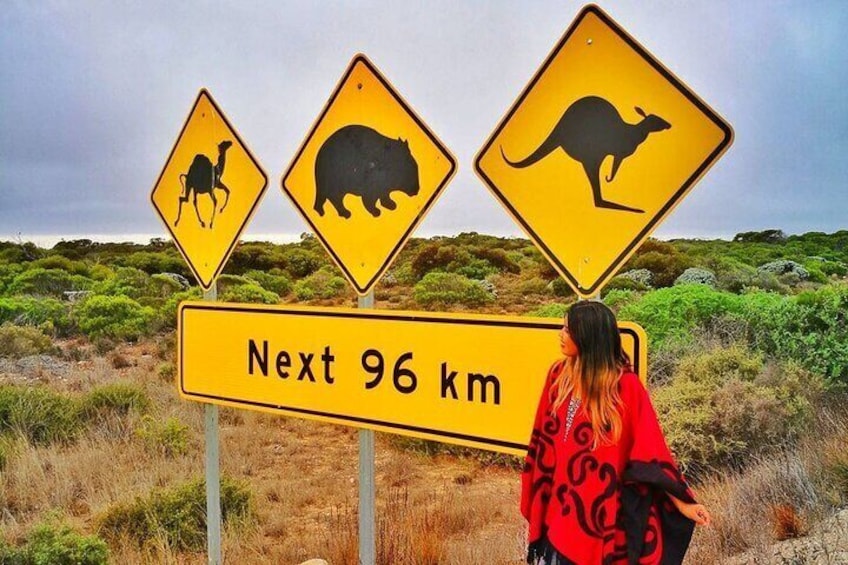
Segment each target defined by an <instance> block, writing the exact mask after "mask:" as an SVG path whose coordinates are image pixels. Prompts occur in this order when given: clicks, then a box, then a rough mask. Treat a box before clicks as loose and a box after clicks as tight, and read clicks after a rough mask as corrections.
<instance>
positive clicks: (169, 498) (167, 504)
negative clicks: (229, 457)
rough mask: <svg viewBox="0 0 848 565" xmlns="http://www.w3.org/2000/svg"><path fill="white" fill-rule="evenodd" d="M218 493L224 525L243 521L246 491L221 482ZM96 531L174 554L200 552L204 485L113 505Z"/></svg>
mask: <svg viewBox="0 0 848 565" xmlns="http://www.w3.org/2000/svg"><path fill="white" fill-rule="evenodd" d="M220 492H221V519H222V521H223V522H224V524H229V523H233V522H239V521H242V522H243V521H245V520H246V519H247V518H248V517H249V515H250V491H249V490H248V488H247V487H246V486H245V485H243V484H241V483H238V482H236V481H232V480H230V479H227V478H224V479H223V480H222V481H221V491H220ZM98 530H99V532H100V534H101V535H103V536H104V537H105V538H106V539H109V540H118V539H121V538H126V539H130V540H135V541H136V542H137V543H138V545H139V546H144V545H147V544H150V543H153V542H156V541H157V540H164V541H165V542H166V543H167V545H168V546H169V547H171V548H173V549H176V550H178V551H198V550H201V549H203V548H204V547H205V545H206V483H205V481H204V480H203V479H195V480H193V481H191V482H188V483H186V484H183V485H179V486H176V487H171V488H163V489H158V490H154V491H153V492H152V493H150V494H149V495H148V496H146V497H137V498H136V499H135V500H133V501H132V502H126V503H122V504H116V505H114V506H112V507H111V508H109V509H108V510H107V511H106V512H105V513H104V514H103V516H101V518H100V519H99V524H98Z"/></svg>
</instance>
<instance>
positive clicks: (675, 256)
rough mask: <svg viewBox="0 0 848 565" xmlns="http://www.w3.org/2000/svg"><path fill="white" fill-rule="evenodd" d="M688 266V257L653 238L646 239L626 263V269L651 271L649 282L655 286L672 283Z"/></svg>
mask: <svg viewBox="0 0 848 565" xmlns="http://www.w3.org/2000/svg"><path fill="white" fill-rule="evenodd" d="M689 266H691V265H690V261H689V259H688V258H687V257H686V256H685V255H683V254H681V253H678V251H677V250H676V249H675V248H674V246H672V245H670V244H668V243H665V242H661V241H655V240H648V241H646V242H645V243H644V244H643V245H642V247H641V248H640V249H639V251H638V252H637V254H636V255H635V256H634V257H633V258H632V259H631V260H630V261H628V263H627V267H628V269H647V270H649V271H651V274H652V275H653V276H652V279H651V280H652V283H651V284H653V286H655V287H666V286H671V285H673V284H674V280H675V279H676V278H677V277H679V276H680V275H681V274H682V273H683V271H685V270H686V268H687V267H689Z"/></svg>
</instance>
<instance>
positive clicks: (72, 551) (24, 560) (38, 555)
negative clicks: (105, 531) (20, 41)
mask: <svg viewBox="0 0 848 565" xmlns="http://www.w3.org/2000/svg"><path fill="white" fill-rule="evenodd" d="M0 563H3V564H4V565H5V564H8V565H107V563H109V547H108V546H107V545H106V542H105V541H103V540H102V539H100V538H98V537H97V536H83V535H80V534H78V533H76V532H75V531H73V530H72V529H71V528H70V527H68V526H66V525H61V524H54V523H47V524H41V525H39V526H36V527H35V528H34V529H33V530H32V531H31V532H30V533H29V535H28V536H27V539H26V543H25V544H24V545H23V546H22V547H20V548H13V547H8V546H6V547H4V546H3V544H2V543H0Z"/></svg>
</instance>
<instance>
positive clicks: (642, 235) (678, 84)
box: [474, 4, 733, 296]
mask: <svg viewBox="0 0 848 565" xmlns="http://www.w3.org/2000/svg"><path fill="white" fill-rule="evenodd" d="M589 14H593V15H595V16H597V17H598V18H600V19H601V20H602V21H603V22H604V23H605V24H606V25H607V26H608V27H609V28H610V29H612V30H613V31H614V32H615V33H616V34H617V35H618V36H619V37H620V38H621V39H622V40H623V41H624V42H625V43H627V44H628V45H629V46H630V48H631V49H633V50H634V51H635V52H636V53H637V54H638V55H639V56H641V57H642V58H643V59H644V60H645V61H646V62H647V63H648V64H649V65H651V66H652V67H653V68H654V69H655V70H656V71H657V72H658V73H660V74H661V75H662V76H663V77H664V78H665V79H666V80H667V81H668V82H669V83H671V85H672V86H674V87H675V88H677V90H678V91H680V93H681V94H683V96H685V97H686V98H687V99H688V100H689V101H690V102H692V104H694V105H695V106H696V107H697V108H698V109H699V110H700V111H701V112H703V113H704V115H706V117H707V118H709V119H710V121H712V122H713V123H714V124H715V125H716V126H718V127H719V129H721V130H722V131H723V132H724V139H723V140H722V141H721V142H720V143H719V144H718V146H716V148H715V149H714V150H713V152H712V153H710V154H709V155H708V156H707V158H706V159H705V160H704V161H703V162H702V163H701V165H700V166H699V167H698V168H697V169H696V170H695V172H694V173H692V174H691V175H690V176H689V178H688V179H686V181H685V182H684V183H683V185H682V186H681V187H680V188H679V189H678V190H677V192H675V193H674V195H672V197H671V199H669V201H668V202H667V203H666V204H665V205H664V206H663V207H662V208H660V210H659V212H657V214H655V215H654V218H653V219H652V220H651V221H650V222H649V223H648V225H647V226H645V228H644V229H643V230H642V231H641V232H639V234H638V235H637V236H636V237H635V238H634V239H633V241H632V242H631V243H630V244H629V245H628V246H627V247H625V249H624V251H622V252H621V254H619V256H618V257H616V258H615V259H614V260H613V261H612V262H611V264H610V266H609V267H608V268H607V269H606V270H605V271H604V272H603V273H602V274H601V276H600V277H598V280H597V282H595V284H593V285H592V286H590V287H588V288H584V287H582V286H580V283H579V282H578V281H577V279H575V278H574V276H572V274H571V273H570V272H569V271H568V269H566V268H565V265H563V264H562V263H561V262H560V261H559V259H557V257H556V255H554V253H553V252H551V250H550V249H549V248H548V246H547V245H545V242H544V241H543V240H542V238H541V237H539V235H538V234H536V232H535V231H534V230H533V228H532V227H531V226H530V225H529V224H528V223H527V222H525V221H524V218H522V217H521V215H520V214H519V213H518V211H517V210H516V209H515V208H513V207H512V205H511V204H510V203H509V202H508V201H507V199H506V197H505V196H504V195H503V193H501V191H500V190H499V189H498V187H497V186H496V185H495V183H494V181H492V179H490V178H489V176H488V175H486V173H485V172H484V171H483V168H482V167H481V166H480V160H481V159H482V158H483V156H484V155H485V154H486V153H487V152H488V151H489V149H490V148H491V146H492V144H493V143H494V142H495V139H496V138H497V137H498V136H499V135H500V133H501V131H502V130H503V128H504V127H505V126H506V124H507V122H509V120H510V119H511V118H512V116H513V114H515V112H516V111H517V110H518V108H519V107H520V106H521V105H522V104H523V103H524V99H525V98H526V97H527V95H528V94H529V93H530V91H531V90H533V88H534V87H535V86H536V83H537V82H538V81H539V79H540V77H541V76H542V74H544V72H545V71H546V70H547V69H548V67H549V66H550V64H551V62H552V61H553V60H554V59H555V58H556V56H557V55H558V54H559V52H560V51H561V50H562V48H563V46H564V45H565V44H566V43H567V42H568V40H569V38H570V37H571V35H572V33H574V30H575V29H577V27H578V26H579V25H580V23H581V22H582V21H583V19H584V18H585V17H586V16H587V15H589ZM731 143H733V129H732V128H731V127H730V125H729V124H728V123H727V122H725V121H724V120H723V119H722V118H721V117H720V116H719V115H718V114H716V113H715V112H714V111H713V110H712V109H711V108H710V107H709V106H707V105H706V103H704V102H703V101H702V100H701V99H700V98H699V97H698V96H697V95H696V94H695V93H694V92H692V91H691V90H690V89H689V88H688V87H687V86H686V85H685V84H684V83H683V82H682V81H681V80H679V79H678V78H677V77H675V76H674V75H673V74H672V73H671V71H669V70H668V69H666V68H665V67H664V66H663V65H662V63H660V62H659V61H658V60H657V59H656V58H655V57H654V56H653V55H651V54H650V53H649V52H648V51H647V50H646V49H645V48H644V47H642V46H641V45H640V44H639V43H638V42H637V41H636V40H635V39H634V38H633V37H631V36H630V35H629V34H628V33H627V32H626V31H624V29H623V28H622V27H621V26H619V25H618V24H617V23H616V22H615V21H613V19H612V18H610V17H609V16H608V15H607V14H606V13H605V12H604V11H603V10H601V9H600V8H599V7H598V6H596V5H595V4H589V5H587V6H585V7H584V8H583V9H582V10H581V11H580V13H579V14H578V15H577V17H576V18H575V19H574V21H573V22H572V23H571V25H570V26H569V28H568V29H567V30H566V32H565V34H564V35H563V36H562V38H561V39H560V40H559V42H558V43H557V44H556V46H555V47H554V48H553V50H552V51H551V53H550V54H549V55H548V58H547V59H545V62H544V63H542V66H541V67H540V68H539V70H538V71H536V74H535V75H533V78H532V79H531V80H530V82H529V83H528V84H527V86H525V87H524V90H523V91H522V92H521V95H520V96H519V97H518V99H517V100H516V101H515V102H514V103H513V105H512V106H511V107H510V109H509V111H508V112H507V114H506V116H504V118H503V119H502V120H501V121H500V123H498V126H497V128H496V129H495V131H494V132H493V133H492V135H491V136H489V139H488V141H487V142H486V144H485V145H484V146H483V148H482V149H481V150H480V152H479V153H478V154H477V157H476V158H475V159H474V170H475V172H476V173H477V175H478V176H479V177H480V178H481V180H483V182H484V183H485V184H486V185H487V186H488V187H489V189H490V190H491V191H492V192H493V193H494V194H495V196H496V197H497V199H498V201H500V203H501V204H502V205H503V206H504V207H505V208H506V209H507V210H508V211H509V213H510V214H511V215H512V217H513V218H515V220H516V221H517V222H518V223H519V224H520V225H521V227H522V228H523V229H524V231H525V233H527V234H528V235H529V236H530V238H531V239H532V240H533V242H534V243H535V244H536V246H537V247H538V248H539V249H540V250H541V251H542V253H543V254H544V255H545V257H547V259H548V261H550V262H551V264H553V266H554V267H555V268H556V270H557V271H558V272H559V273H560V274H561V275H562V276H563V277H565V279H566V280H567V281H568V283H569V284H570V285H571V287H572V288H574V289H575V290H576V291H577V292H578V294H582V295H584V296H591V295H594V294H595V293H596V292H599V291H600V289H601V287H602V286H603V284H602V283H606V282H607V279H608V278H609V277H610V275H611V274H612V273H613V272H614V271H615V270H617V269H618V268H620V267H621V266H622V265H623V264H624V262H625V261H626V260H627V259H628V258H629V256H630V254H631V253H632V252H635V250H636V249H637V248H638V247H639V245H641V244H642V243H643V242H644V240H645V239H647V237H648V236H649V235H650V234H651V232H652V231H653V230H654V229H655V228H656V226H657V225H658V224H659V223H660V222H661V221H662V220H663V219H664V218H665V216H666V214H668V212H669V211H670V210H671V209H672V208H673V207H674V206H676V205H677V204H678V203H679V201H680V200H681V199H682V198H683V196H685V195H686V193H687V192H688V191H689V190H690V189H691V188H692V187H693V186H694V185H695V183H696V181H697V180H698V179H699V178H700V177H701V175H703V174H704V173H705V172H706V171H707V169H709V168H710V167H711V166H712V165H713V164H714V163H715V161H716V160H717V159H718V158H719V157H720V156H721V154H722V153H724V151H726V150H727V148H728V147H729V146H730V145H731Z"/></svg>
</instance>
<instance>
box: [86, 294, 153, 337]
mask: <svg viewBox="0 0 848 565" xmlns="http://www.w3.org/2000/svg"><path fill="white" fill-rule="evenodd" d="M155 317H156V312H155V310H153V308H151V307H149V306H142V305H141V304H139V303H138V302H136V301H135V300H133V299H132V298H130V297H128V296H124V295H117V296H92V297H90V298H87V299H85V301H84V302H83V303H82V304H80V305H79V307H77V308H76V309H75V310H74V319H75V321H76V324H77V326H78V327H79V329H80V331H81V332H82V333H84V334H85V335H87V336H88V337H90V338H100V337H106V338H114V339H120V340H135V339H138V338H139V337H141V336H144V335H149V334H150V333H151V330H152V328H151V326H150V324H151V322H153V320H154V319H155Z"/></svg>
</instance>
